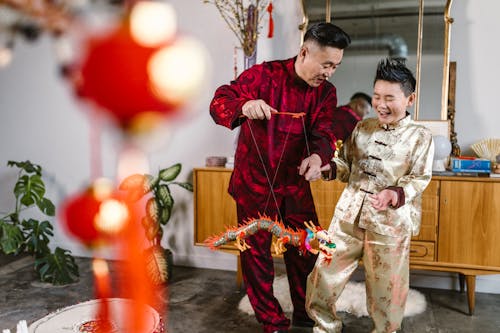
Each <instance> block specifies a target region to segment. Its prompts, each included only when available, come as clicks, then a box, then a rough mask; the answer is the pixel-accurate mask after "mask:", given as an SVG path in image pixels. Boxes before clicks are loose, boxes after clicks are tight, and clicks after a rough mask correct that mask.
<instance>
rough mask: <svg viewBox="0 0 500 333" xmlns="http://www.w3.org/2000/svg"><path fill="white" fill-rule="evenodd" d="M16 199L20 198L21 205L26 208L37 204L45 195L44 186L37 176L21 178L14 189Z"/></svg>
mask: <svg viewBox="0 0 500 333" xmlns="http://www.w3.org/2000/svg"><path fill="white" fill-rule="evenodd" d="M14 194H15V195H16V198H19V197H21V203H22V204H23V205H25V206H27V207H29V206H31V205H33V204H35V203H37V202H38V201H40V200H41V198H43V196H44V194H45V184H44V183H43V181H42V178H41V177H40V176H39V175H33V176H30V177H28V176H26V175H24V176H22V177H20V178H19V180H18V181H17V183H16V186H15V188H14Z"/></svg>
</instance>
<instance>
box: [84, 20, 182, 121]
mask: <svg viewBox="0 0 500 333" xmlns="http://www.w3.org/2000/svg"><path fill="white" fill-rule="evenodd" d="M161 46H165V45H161ZM158 49H159V46H156V47H147V46H142V45H140V44H138V43H137V42H136V41H135V40H134V39H133V38H132V36H131V34H130V30H129V26H128V24H123V25H121V26H120V27H118V28H116V29H115V30H113V31H111V32H110V33H109V34H107V35H105V36H99V37H94V38H91V39H90V40H89V41H88V45H87V48H86V55H85V57H84V59H83V62H82V64H81V67H80V70H79V71H80V75H79V80H78V81H76V84H77V86H76V87H75V88H76V89H77V92H78V95H79V96H81V97H84V98H88V99H90V100H92V101H94V102H95V103H96V104H97V105H99V106H100V107H102V108H103V111H105V112H109V113H110V114H111V115H112V116H113V117H114V118H115V119H116V120H117V121H118V123H119V124H120V125H121V126H122V127H123V128H127V127H128V126H130V125H131V122H132V121H133V120H134V118H136V117H137V116H139V115H141V114H142V113H145V112H158V113H161V114H168V113H170V112H172V111H174V110H175V109H176V107H177V106H176V105H174V104H172V103H169V102H167V101H165V100H161V99H159V98H158V97H157V96H156V95H155V93H154V91H153V89H152V86H151V82H150V78H149V75H148V71H147V66H148V62H149V60H150V58H151V56H152V55H153V54H154V53H155V52H156V51H157V50H158Z"/></svg>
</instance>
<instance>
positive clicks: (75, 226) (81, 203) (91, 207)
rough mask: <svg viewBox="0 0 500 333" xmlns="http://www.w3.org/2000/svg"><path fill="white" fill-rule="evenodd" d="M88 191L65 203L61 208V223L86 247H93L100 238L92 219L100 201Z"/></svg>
mask: <svg viewBox="0 0 500 333" xmlns="http://www.w3.org/2000/svg"><path fill="white" fill-rule="evenodd" d="M92 192H93V191H92V189H88V190H86V191H84V192H82V193H79V194H77V195H75V196H73V197H72V198H70V199H69V200H67V201H66V203H65V205H64V207H63V221H64V222H65V224H66V229H67V230H68V232H69V233H70V234H71V235H72V236H74V237H76V238H78V240H79V241H81V242H82V243H83V244H85V245H87V246H91V245H94V244H95V243H96V242H97V241H98V240H99V238H100V233H99V231H98V230H97V229H96V226H95V223H94V219H95V216H96V215H97V213H98V212H99V206H100V205H101V201H99V200H97V199H96V198H95V196H94V195H93V193H92Z"/></svg>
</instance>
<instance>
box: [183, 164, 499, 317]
mask: <svg viewBox="0 0 500 333" xmlns="http://www.w3.org/2000/svg"><path fill="white" fill-rule="evenodd" d="M230 176H231V170H230V169H225V168H197V169H194V176H193V177H194V224H195V225H194V235H195V244H196V245H204V243H203V242H204V240H205V239H207V238H208V237H210V236H213V235H215V234H219V233H221V232H223V231H225V230H226V227H228V226H236V224H237V220H236V205H235V203H234V200H233V199H232V198H231V196H230V195H229V194H228V193H227V188H228V184H229V178H230ZM344 186H345V184H344V183H341V182H338V181H321V180H319V181H315V182H312V183H311V190H312V192H313V196H314V202H315V205H316V211H317V213H318V218H319V222H320V224H321V225H322V226H323V228H328V225H329V224H330V220H331V218H332V216H333V211H334V208H335V204H336V202H337V200H338V198H339V197H340V194H341V193H342V190H343V189H344ZM223 249H224V250H225V251H228V252H231V253H234V254H236V255H238V254H239V252H238V250H237V249H236V248H235V247H234V246H233V245H225V246H224V247H223ZM238 265H239V260H238ZM410 266H411V268H412V269H421V270H432V271H443V272H455V273H459V274H460V275H459V276H460V287H461V290H463V288H464V282H465V283H466V284H467V298H468V303H469V313H470V314H473V313H474V307H475V297H474V293H475V283H476V276H477V275H484V274H500V179H499V178H488V177H444V176H438V177H433V179H432V181H431V183H430V184H429V186H428V187H427V189H426V190H425V192H424V194H423V196H422V225H421V230H420V234H419V235H418V236H417V237H414V238H413V239H412V243H411V250H410ZM237 279H238V281H241V273H240V267H238V275H237Z"/></svg>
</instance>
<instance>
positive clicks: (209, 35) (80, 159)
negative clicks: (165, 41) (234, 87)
mask: <svg viewBox="0 0 500 333" xmlns="http://www.w3.org/2000/svg"><path fill="white" fill-rule="evenodd" d="M169 2H170V3H171V4H173V5H174V7H175V9H176V11H177V14H178V21H179V30H180V31H181V32H183V33H186V34H189V35H191V36H195V37H196V38H198V39H199V40H200V41H202V42H203V43H204V44H205V46H206V47H207V50H208V52H209V54H210V55H211V58H212V65H213V72H212V75H211V76H210V77H207V88H206V93H205V94H204V96H202V97H201V98H200V100H199V103H198V104H197V107H196V110H195V113H194V115H193V116H191V117H190V118H189V121H185V122H182V123H180V122H178V123H175V124H174V125H175V126H173V128H174V129H173V130H172V134H171V136H170V139H169V140H168V141H167V142H166V143H165V144H164V145H163V146H162V147H160V148H159V149H157V150H156V151H153V152H151V153H149V156H148V157H149V161H150V168H151V171H152V172H155V171H156V170H158V169H159V168H163V167H166V166H169V165H171V164H173V163H176V162H182V164H183V171H182V174H181V176H180V179H183V180H186V179H190V177H191V174H192V173H191V170H192V169H193V168H195V167H201V166H203V165H204V162H205V158H206V157H207V156H210V155H222V156H230V155H232V154H233V151H234V140H235V134H234V133H233V132H231V131H229V130H228V129H226V128H223V127H220V126H216V125H215V124H214V123H213V121H212V119H211V118H210V116H209V114H208V104H209V102H210V98H211V95H212V94H213V91H214V90H215V88H216V87H217V86H219V85H221V84H224V83H227V82H228V81H229V80H231V79H232V78H233V77H234V73H233V48H234V46H235V45H237V41H236V38H235V37H234V36H233V33H232V32H231V31H230V30H229V29H228V28H227V27H226V24H225V22H224V21H223V20H222V18H221V17H220V15H219V13H218V11H217V9H216V8H215V6H213V5H209V4H203V2H202V1H201V0H172V1H169ZM273 5H274V7H275V11H274V19H275V37H274V38H273V39H271V40H267V39H266V38H265V36H266V35H267V25H266V23H267V22H264V23H263V34H262V38H260V40H259V46H258V62H260V61H262V60H270V59H274V58H286V57H291V56H293V55H295V53H296V51H297V49H298V47H299V38H300V36H299V33H298V31H297V30H296V28H297V26H298V24H299V23H300V22H301V18H300V10H299V6H298V3H297V4H293V3H292V2H291V1H290V0H288V1H287V0H282V1H274V2H273ZM499 10H500V3H498V2H497V1H494V0H475V1H474V6H473V5H472V0H467V1H460V2H455V4H454V7H453V11H452V16H453V17H454V18H455V23H454V24H453V28H452V52H451V58H452V60H455V61H457V67H458V68H457V119H456V130H457V132H458V139H459V144H460V145H461V146H462V148H463V149H465V148H466V147H469V146H470V144H472V143H473V142H475V141H477V140H479V139H482V138H485V137H500V135H499V130H498V129H499V127H498V126H499V125H498V124H500V112H498V110H496V109H495V108H496V103H495V102H494V101H493V99H492V98H488V97H490V96H493V98H494V97H496V95H495V92H496V91H495V90H494V89H495V88H496V87H498V84H497V82H496V79H497V78H498V77H499V75H498V74H499V71H498V66H497V64H496V63H497V62H496V61H495V60H496V59H494V57H495V56H496V55H497V54H499V52H500V46H499V45H498V43H496V42H495V40H494V39H493V35H492V33H491V32H493V31H498V30H499V29H500V22H499V21H498V20H496V18H495V17H494V15H495V14H494V13H497V12H499ZM479 13H481V15H480V14H479ZM490 64H491V65H490ZM344 65H346V64H343V66H344ZM346 66H347V65H346ZM239 68H240V69H241V64H240V67H239ZM340 77H341V76H340V75H339V78H340ZM339 78H337V79H339ZM369 81H371V78H370V80H369ZM367 89H371V82H369V83H368V86H367ZM339 93H340V96H341V98H340V99H339V101H340V102H341V103H342V102H345V99H347V98H348V96H344V95H345V94H344V95H343V93H342V91H339ZM437 107H439V106H437ZM88 112H89V107H87V106H85V105H83V104H81V103H78V102H76V101H75V100H74V99H73V97H72V95H71V92H70V89H69V87H68V86H67V84H66V83H65V82H64V81H62V80H61V79H60V78H59V77H58V75H57V73H56V64H55V62H54V57H53V52H52V45H51V41H50V39H49V38H43V39H42V40H41V41H39V42H37V43H35V44H26V43H23V42H19V43H17V44H16V48H15V57H14V62H13V63H12V64H11V66H10V67H8V68H6V69H3V70H1V71H0V184H1V188H0V211H6V210H8V209H10V208H9V207H11V205H12V204H13V203H12V200H11V199H10V195H11V192H10V191H11V188H12V187H13V184H14V177H15V173H14V172H13V170H10V169H8V168H7V167H6V163H7V161H8V160H26V159H30V160H31V161H32V162H35V163H38V164H40V165H42V166H43V167H44V169H45V170H46V172H47V173H48V174H49V175H50V176H51V177H52V179H53V181H50V183H51V184H52V185H50V196H51V198H53V199H54V201H56V204H60V203H61V201H62V200H63V199H64V195H66V194H71V193H74V192H76V191H78V190H81V189H82V186H84V185H86V184H88V181H89V178H90V161H89V160H90V152H91V151H90V146H89V140H90V139H89V117H88V116H87V115H88ZM122 143H123V140H122V139H121V137H120V136H119V135H118V133H117V131H116V130H114V129H113V128H112V127H110V126H109V125H106V126H105V127H104V129H103V137H102V145H101V147H100V148H101V150H102V163H103V175H104V176H106V177H110V178H114V177H115V176H116V163H117V162H116V161H117V158H118V154H119V151H120V149H121V145H122ZM174 195H176V203H177V207H176V209H175V214H174V216H173V218H172V220H171V221H170V222H169V226H168V228H167V231H166V235H165V237H164V243H165V244H164V245H166V246H167V247H169V248H171V249H172V250H173V251H174V257H175V261H176V263H177V264H181V265H190V266H197V267H210V268H221V269H230V270H234V269H236V261H235V258H234V257H233V256H231V255H227V254H224V253H218V252H211V251H209V250H207V249H205V248H202V247H195V246H193V238H194V237H193V202H192V196H191V195H190V194H188V193H186V192H184V191H180V190H179V191H175V193H174ZM55 225H56V228H57V230H56V231H57V235H56V236H57V239H56V241H55V244H57V245H60V246H63V247H65V248H68V249H71V250H73V253H74V254H80V255H90V253H89V252H88V251H86V250H85V249H83V248H82V247H81V246H80V245H78V243H76V242H74V241H72V240H71V239H69V238H68V237H67V236H66V235H65V234H64V232H63V231H62V230H61V227H60V224H59V223H55ZM464 246H466V245H464ZM499 282H500V277H499V276H487V277H478V282H477V290H478V291H487V292H497V293H500V283H499ZM412 283H413V284H414V285H421V286H428V287H430V286H432V287H441V288H456V286H457V283H456V280H455V275H450V274H444V273H433V272H418V274H414V276H413V277H412Z"/></svg>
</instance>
